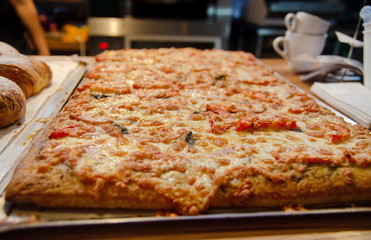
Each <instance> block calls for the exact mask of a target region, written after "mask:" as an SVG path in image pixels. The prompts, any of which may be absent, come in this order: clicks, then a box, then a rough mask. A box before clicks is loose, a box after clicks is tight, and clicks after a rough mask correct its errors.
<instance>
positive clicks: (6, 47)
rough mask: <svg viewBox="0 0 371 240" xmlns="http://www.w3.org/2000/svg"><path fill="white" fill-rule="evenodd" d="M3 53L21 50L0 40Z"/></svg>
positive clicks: (0, 53) (0, 48) (0, 52)
mask: <svg viewBox="0 0 371 240" xmlns="http://www.w3.org/2000/svg"><path fill="white" fill-rule="evenodd" d="M3 54H20V52H19V51H18V50H17V49H15V48H14V47H13V46H10V45H9V44H7V43H5V42H0V55H3Z"/></svg>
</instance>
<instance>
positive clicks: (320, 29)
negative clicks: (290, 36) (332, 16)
mask: <svg viewBox="0 0 371 240" xmlns="http://www.w3.org/2000/svg"><path fill="white" fill-rule="evenodd" d="M285 26H286V28H287V30H289V31H291V32H295V33H303V34H311V35H323V34H325V33H326V32H327V31H328V29H329V27H330V22H328V21H326V20H324V19H322V18H320V17H318V16H316V15H312V14H310V13H307V12H297V13H296V14H295V13H288V14H287V15H286V16H285Z"/></svg>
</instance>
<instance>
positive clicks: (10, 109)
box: [0, 77, 26, 128]
mask: <svg viewBox="0 0 371 240" xmlns="http://www.w3.org/2000/svg"><path fill="white" fill-rule="evenodd" d="M25 113H26V97H25V95H24V93H23V91H22V89H21V88H20V87H19V86H18V85H17V84H16V83H14V82H13V81H11V80H9V79H7V78H5V77H0V128H2V127H6V126H9V125H11V124H13V123H15V122H17V121H18V120H20V119H21V118H23V117H24V115H25Z"/></svg>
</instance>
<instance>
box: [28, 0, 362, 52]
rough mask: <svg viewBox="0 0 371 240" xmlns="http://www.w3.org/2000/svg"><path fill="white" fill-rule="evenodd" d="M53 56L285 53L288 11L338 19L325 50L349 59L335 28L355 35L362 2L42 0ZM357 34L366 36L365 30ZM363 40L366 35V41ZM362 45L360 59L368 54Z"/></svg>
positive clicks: (39, 1)
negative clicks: (178, 50)
mask: <svg viewBox="0 0 371 240" xmlns="http://www.w3.org/2000/svg"><path fill="white" fill-rule="evenodd" d="M35 4H36V6H37V9H38V12H39V15H40V19H41V21H42V25H43V28H44V30H45V32H46V37H47V41H48V45H49V47H50V49H51V53H52V54H53V55H59V54H61V55H66V54H79V55H96V54H98V53H100V52H102V51H103V50H106V49H113V50H114V49H121V48H158V47H188V46H190V47H197V48H200V49H207V48H221V49H228V50H243V51H248V52H252V53H254V54H255V55H256V56H257V57H259V58H278V55H277V54H276V53H275V52H274V50H273V48H272V41H273V39H274V38H276V37H277V36H280V35H284V32H285V26H284V23H283V19H284V16H285V15H286V14H287V13H289V12H298V11H305V12H309V13H312V14H315V15H318V16H320V17H322V18H324V19H327V20H328V21H330V22H331V28H330V30H329V32H328V33H329V37H328V40H327V43H326V48H325V50H324V53H323V54H334V55H340V56H346V55H347V53H348V48H349V46H347V45H344V44H341V43H339V42H338V41H337V39H336V36H335V31H341V32H343V33H345V34H348V35H350V36H353V34H354V32H355V29H356V25H357V21H358V18H359V11H360V9H361V8H362V6H363V0H312V1H293V0H284V1H280V0H35ZM357 37H358V38H362V32H361V31H360V34H359V36H357ZM361 40H362V39H361ZM361 54H362V50H361V49H355V51H354V52H353V56H352V57H353V58H355V59H361V58H362V56H361Z"/></svg>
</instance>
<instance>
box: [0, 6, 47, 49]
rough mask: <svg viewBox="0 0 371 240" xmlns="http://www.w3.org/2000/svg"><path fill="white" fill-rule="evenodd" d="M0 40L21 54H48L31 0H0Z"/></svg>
mask: <svg viewBox="0 0 371 240" xmlns="http://www.w3.org/2000/svg"><path fill="white" fill-rule="evenodd" d="M0 41H3V42H6V43H8V44H10V45H12V46H13V47H15V48H16V49H17V50H18V51H20V52H21V53H22V54H27V55H35V54H38V55H50V50H49V47H48V45H47V43H46V39H45V36H44V31H43V29H42V27H41V23H40V20H39V17H38V13H37V9H36V6H35V4H34V2H33V0H0ZM30 45H31V46H34V48H32V47H30Z"/></svg>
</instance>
